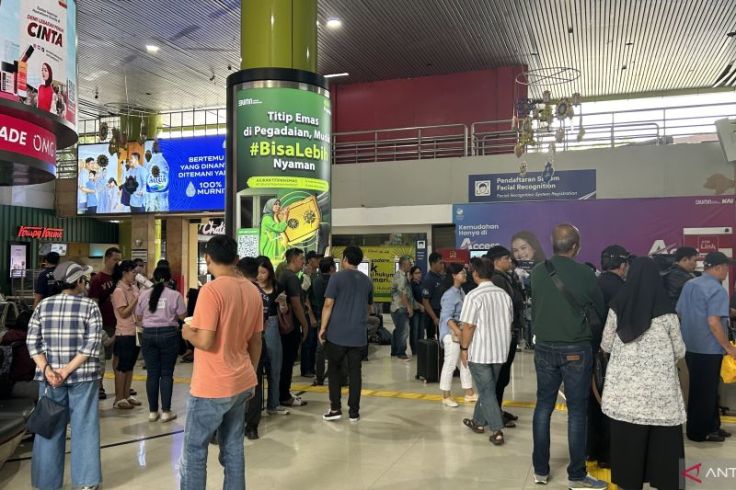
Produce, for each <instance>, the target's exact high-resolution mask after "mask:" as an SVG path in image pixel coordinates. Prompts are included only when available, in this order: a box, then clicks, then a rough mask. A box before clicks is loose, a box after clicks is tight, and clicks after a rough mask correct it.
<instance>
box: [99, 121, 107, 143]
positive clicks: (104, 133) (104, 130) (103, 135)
mask: <svg viewBox="0 0 736 490" xmlns="http://www.w3.org/2000/svg"><path fill="white" fill-rule="evenodd" d="M108 131H109V127H108V126H107V123H106V122H103V123H100V134H99V137H100V141H105V140H107V136H108Z"/></svg>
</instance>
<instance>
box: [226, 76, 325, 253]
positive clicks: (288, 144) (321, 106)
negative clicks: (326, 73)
mask: <svg viewBox="0 0 736 490" xmlns="http://www.w3.org/2000/svg"><path fill="white" fill-rule="evenodd" d="M331 118H332V114H331V111H330V99H329V97H327V96H326V95H324V94H320V93H317V92H314V91H310V90H301V89H296V88H290V87H269V88H244V89H241V90H238V91H237V92H236V100H235V125H234V128H235V154H236V159H237V162H236V165H237V169H236V175H237V193H238V199H239V201H238V206H237V209H236V219H237V220H239V221H238V222H237V223H236V225H237V227H238V228H258V229H259V230H260V237H259V238H260V239H259V242H260V243H259V253H260V254H261V255H266V256H268V257H270V258H271V260H272V261H273V262H274V264H278V263H279V262H281V261H282V260H283V255H284V252H285V251H286V250H287V249H289V248H292V247H299V248H302V249H305V250H319V251H323V250H324V249H325V248H326V246H327V244H328V240H329V232H330V223H331V203H330V163H331V155H330V152H331V149H330V142H331V132H330V128H331ZM238 210H239V211H238Z"/></svg>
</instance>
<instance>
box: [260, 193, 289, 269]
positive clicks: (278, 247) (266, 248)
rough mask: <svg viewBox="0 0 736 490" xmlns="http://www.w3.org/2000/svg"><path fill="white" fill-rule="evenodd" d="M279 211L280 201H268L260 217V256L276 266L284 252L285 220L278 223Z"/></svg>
mask: <svg viewBox="0 0 736 490" xmlns="http://www.w3.org/2000/svg"><path fill="white" fill-rule="evenodd" d="M280 211H281V201H279V200H278V199H276V198H273V199H269V200H268V201H267V202H266V205H265V206H264V207H263V216H262V217H261V255H265V256H266V257H268V258H269V259H271V262H273V263H274V265H275V264H278V263H279V262H281V261H283V260H284V253H285V252H286V237H285V236H284V231H286V226H287V225H286V218H285V217H284V218H282V219H283V221H278V220H277V218H278V214H279V212H280Z"/></svg>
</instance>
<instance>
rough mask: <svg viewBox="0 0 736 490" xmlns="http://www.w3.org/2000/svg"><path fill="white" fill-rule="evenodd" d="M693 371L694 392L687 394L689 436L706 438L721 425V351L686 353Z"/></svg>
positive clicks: (688, 364)
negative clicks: (719, 399)
mask: <svg viewBox="0 0 736 490" xmlns="http://www.w3.org/2000/svg"><path fill="white" fill-rule="evenodd" d="M685 361H686V362H687V369H688V371H689V372H690V392H689V393H688V397H687V438H688V439H690V440H691V441H704V440H705V438H706V436H707V435H708V434H712V433H713V432H716V431H717V430H719V429H720V428H721V417H720V415H719V413H718V383H719V380H720V376H721V362H723V356H722V355H721V354H696V353H694V352H688V353H687V354H686V355H685Z"/></svg>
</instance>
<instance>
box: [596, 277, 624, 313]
mask: <svg viewBox="0 0 736 490" xmlns="http://www.w3.org/2000/svg"><path fill="white" fill-rule="evenodd" d="M598 286H599V287H600V288H601V291H603V302H604V304H605V306H606V316H608V308H609V307H610V306H609V305H610V304H611V301H613V298H615V297H616V295H617V294H618V293H619V291H621V288H623V287H624V280H623V279H622V278H621V276H619V275H617V274H614V273H613V272H604V273H603V274H601V275H600V276H599V277H598ZM604 320H605V319H604Z"/></svg>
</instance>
